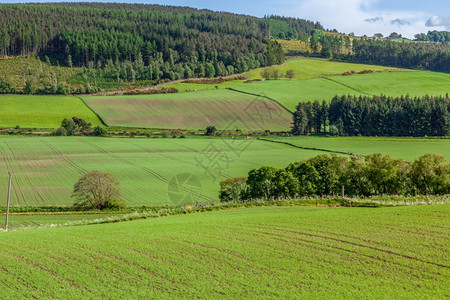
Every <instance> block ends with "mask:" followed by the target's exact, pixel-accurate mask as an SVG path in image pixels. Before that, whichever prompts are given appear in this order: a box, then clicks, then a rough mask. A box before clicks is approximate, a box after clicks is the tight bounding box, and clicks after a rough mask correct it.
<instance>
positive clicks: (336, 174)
mask: <svg viewBox="0 0 450 300" xmlns="http://www.w3.org/2000/svg"><path fill="white" fill-rule="evenodd" d="M342 188H344V191H345V194H346V195H347V196H376V195H419V194H420V195H443V194H448V193H450V165H449V164H446V163H445V159H444V158H443V157H442V156H439V155H435V154H426V155H424V156H422V157H420V158H418V159H417V160H415V161H414V162H412V163H411V162H408V161H405V160H403V159H393V158H391V157H390V156H388V155H381V154H379V153H378V154H371V155H367V156H352V157H350V159H349V158H347V157H342V156H337V155H334V154H333V155H319V156H316V157H313V158H311V159H308V160H305V161H301V162H295V163H291V164H290V165H289V166H287V167H286V168H284V169H277V168H274V167H262V168H259V169H254V170H251V171H250V172H249V173H248V177H239V178H231V179H227V180H225V181H223V182H221V183H220V193H219V197H220V200H221V201H248V200H255V199H280V198H296V197H305V196H308V197H313V196H336V195H341V192H342Z"/></svg>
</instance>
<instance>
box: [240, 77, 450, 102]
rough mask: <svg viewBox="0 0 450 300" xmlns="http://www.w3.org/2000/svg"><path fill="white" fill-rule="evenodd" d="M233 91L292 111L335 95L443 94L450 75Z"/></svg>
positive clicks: (270, 84)
mask: <svg viewBox="0 0 450 300" xmlns="http://www.w3.org/2000/svg"><path fill="white" fill-rule="evenodd" d="M234 89H236V90H239V91H242V92H247V93H252V94H258V95H265V96H268V97H270V98H272V99H274V100H276V101H277V102H278V103H280V104H281V105H283V106H285V107H287V108H288V109H289V110H290V111H293V110H295V107H296V106H297V105H298V103H299V102H307V101H314V100H319V101H320V102H321V101H323V100H326V101H330V100H331V99H332V98H333V97H334V96H336V95H339V96H340V95H347V94H350V95H370V96H372V95H381V94H384V95H387V96H401V95H408V94H409V95H410V96H419V97H422V96H425V95H432V96H437V95H445V94H446V93H449V92H450V74H445V73H437V72H429V71H409V72H387V73H373V74H365V75H353V76H333V77H327V78H320V79H310V80H292V81H289V80H279V81H276V80H269V81H262V82H254V83H247V84H242V85H239V86H236V87H234Z"/></svg>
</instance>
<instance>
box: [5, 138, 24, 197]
mask: <svg viewBox="0 0 450 300" xmlns="http://www.w3.org/2000/svg"><path fill="white" fill-rule="evenodd" d="M0 152H1V153H2V154H3V157H4V161H5V165H6V168H7V169H8V171H9V172H11V175H12V180H11V181H12V187H13V188H12V191H13V193H14V195H15V196H16V200H17V202H18V204H21V203H20V200H19V199H20V197H19V195H18V194H17V190H18V191H19V193H20V195H21V196H22V201H23V202H24V204H26V203H27V201H26V200H25V195H24V193H23V191H22V189H21V185H20V183H19V180H18V176H16V171H15V169H14V167H13V161H12V160H11V157H10V155H9V154H6V153H5V152H4V150H3V148H2V147H0ZM14 186H16V187H17V189H16V188H14Z"/></svg>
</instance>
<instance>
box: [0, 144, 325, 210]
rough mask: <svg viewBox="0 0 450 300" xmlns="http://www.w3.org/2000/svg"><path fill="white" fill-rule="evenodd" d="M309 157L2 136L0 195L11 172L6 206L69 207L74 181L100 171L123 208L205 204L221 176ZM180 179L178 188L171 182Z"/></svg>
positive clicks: (267, 150) (256, 147)
mask: <svg viewBox="0 0 450 300" xmlns="http://www.w3.org/2000/svg"><path fill="white" fill-rule="evenodd" d="M316 154H317V152H316V151H299V150H298V149H295V148H293V147H292V148H291V147H286V146H284V145H272V144H271V143H266V142H262V141H256V140H246V139H240V140H234V139H207V138H186V139H172V138H167V139H149V138H135V139H130V138H94V137H34V138H25V137H22V138H13V137H11V138H4V137H3V138H0V157H1V159H2V160H1V164H2V165H3V166H2V167H1V168H0V194H2V193H3V194H5V195H6V188H7V180H8V179H7V172H8V171H11V172H12V174H13V194H12V195H13V197H12V199H13V200H12V203H13V205H16V206H17V205H19V206H46V205H71V204H72V203H73V200H72V199H71V197H70V196H71V193H72V189H73V185H74V184H75V182H76V181H77V180H78V178H79V177H80V176H81V175H82V174H84V173H85V172H89V171H92V170H101V171H104V172H110V173H112V174H113V175H114V176H115V177H117V179H118V180H119V181H120V183H121V189H122V192H123V196H124V199H125V201H126V204H127V205H131V206H134V205H155V204H179V203H193V202H197V201H198V202H204V201H209V202H210V201H214V200H217V199H218V190H219V182H220V181H221V180H224V179H225V178H227V177H235V176H243V175H246V174H247V173H248V171H250V170H251V169H253V168H258V167H261V166H264V165H267V164H269V165H274V166H277V167H285V166H287V165H288V164H289V163H290V162H292V161H294V160H302V159H306V158H309V157H312V156H314V155H316ZM177 176H178V177H177ZM184 179H186V180H187V182H186V184H187V186H186V187H184V186H183V184H181V183H180V184H178V183H177V182H176V181H175V180H179V181H180V182H181V181H183V180H184ZM189 182H191V184H190V185H189ZM191 185H192V186H191ZM178 189H180V190H178ZM184 195H187V196H188V197H187V199H182V197H183V196H184ZM5 201H6V200H4V199H2V200H0V203H1V204H0V205H3V206H5Z"/></svg>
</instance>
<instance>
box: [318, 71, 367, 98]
mask: <svg viewBox="0 0 450 300" xmlns="http://www.w3.org/2000/svg"><path fill="white" fill-rule="evenodd" d="M321 78H323V79H326V80H329V81H331V82H334V83H336V84H339V85H342V86H345V87H346V88H348V89H351V90H352V91H355V92H358V93H360V94H364V95H368V96H372V94H369V93H365V92H361V91H358V90H357V89H355V88H354V87H352V86H350V85H348V84H345V83H342V82H339V81H336V80H334V79H331V78H330V77H327V76H323V77H321Z"/></svg>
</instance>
